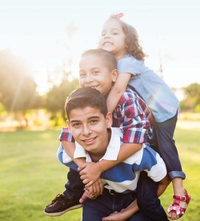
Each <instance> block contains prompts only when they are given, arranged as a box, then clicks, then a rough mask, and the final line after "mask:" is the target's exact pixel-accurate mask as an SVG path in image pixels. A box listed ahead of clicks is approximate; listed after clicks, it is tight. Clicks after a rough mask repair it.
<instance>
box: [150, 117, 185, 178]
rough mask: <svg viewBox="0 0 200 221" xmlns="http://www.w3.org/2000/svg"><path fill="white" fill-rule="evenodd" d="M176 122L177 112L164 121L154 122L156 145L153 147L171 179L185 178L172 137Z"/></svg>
mask: <svg viewBox="0 0 200 221" xmlns="http://www.w3.org/2000/svg"><path fill="white" fill-rule="evenodd" d="M176 122H177V114H176V115H175V116H174V117H172V118H171V119H169V120H166V121H164V122H161V123H158V122H154V125H153V134H154V141H155V146H156V147H155V148H154V149H155V150H156V151H157V152H158V153H159V154H160V155H161V157H162V158H163V160H164V162H165V164H166V167H167V171H168V173H169V176H170V178H171V179H173V178H175V177H179V178H182V179H185V173H184V172H183V171H182V166H181V162H180V160H179V155H178V151H177V148H176V145H175V141H174V139H173V136H174V130H175V127H176Z"/></svg>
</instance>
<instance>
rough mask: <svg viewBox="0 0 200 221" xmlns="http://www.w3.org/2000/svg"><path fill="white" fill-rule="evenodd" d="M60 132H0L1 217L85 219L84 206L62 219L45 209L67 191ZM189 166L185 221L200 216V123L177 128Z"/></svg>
mask: <svg viewBox="0 0 200 221" xmlns="http://www.w3.org/2000/svg"><path fill="white" fill-rule="evenodd" d="M59 133H60V130H46V131H16V132H6V133H3V132H2V133H0V162H1V168H0V204H1V206H0V220H2V221H11V220H16V221H29V220H30V221H31V220H34V221H35V220H36V221H62V220H63V221H64V220H65V221H66V220H69V221H80V219H81V209H78V210H73V211H70V212H68V213H66V214H64V215H62V216H59V217H53V218H52V217H48V216H46V215H44V214H43V209H44V207H45V206H46V205H47V204H48V203H50V202H51V200H52V199H53V197H54V196H55V195H56V194H58V193H61V192H62V191H63V190H64V184H65V182H66V174H67V168H65V167H64V166H63V165H61V164H60V163H59V161H58V160H57V158H56V151H57V147H58V145H59V142H58V141H57V137H58V135H59ZM175 139H176V143H177V146H178V149H179V154H180V158H181V161H182V165H183V169H184V171H185V172H186V174H187V179H186V180H185V181H184V186H185V187H186V188H187V189H188V191H189V193H190V194H191V195H192V200H191V203H190V205H189V208H188V210H187V212H186V214H185V215H184V216H183V217H182V218H181V219H180V220H182V221H199V220H200V191H199V186H200V173H199V171H200V148H199V147H200V123H199V127H195V128H193V127H191V128H187V127H186V128H185V127H177V130H176V134H175ZM161 200H162V204H163V206H164V207H165V208H166V209H167V207H168V205H169V204H170V203H171V202H172V189H171V186H170V187H169V188H168V189H167V191H166V192H165V193H164V195H163V196H162V197H161Z"/></svg>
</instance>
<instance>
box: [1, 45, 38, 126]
mask: <svg viewBox="0 0 200 221" xmlns="http://www.w3.org/2000/svg"><path fill="white" fill-rule="evenodd" d="M0 79H1V80H0V102H1V103H2V104H3V105H4V107H5V109H6V110H7V111H8V112H14V113H21V116H22V118H24V119H23V120H25V121H26V122H27V119H26V118H25V113H26V111H27V110H29V109H31V108H36V107H38V105H39V104H40V103H41V100H40V97H39V95H38V94H37V91H36V87H37V85H36V83H35V81H34V79H33V78H32V77H31V75H30V69H29V67H28V65H27V62H26V61H25V60H24V59H22V58H21V57H18V56H16V55H14V54H12V53H11V51H10V50H9V49H6V50H4V51H0ZM25 126H27V125H25Z"/></svg>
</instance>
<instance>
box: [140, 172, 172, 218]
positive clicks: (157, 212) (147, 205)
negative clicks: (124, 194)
mask: <svg viewBox="0 0 200 221" xmlns="http://www.w3.org/2000/svg"><path fill="white" fill-rule="evenodd" d="M157 188H158V183H156V182H154V181H153V180H152V179H150V178H149V177H148V176H147V173H146V172H141V174H140V178H139V181H138V185H137V203H138V206H139V209H140V211H141V213H142V214H143V215H144V216H145V217H146V219H147V220H148V221H168V218H167V215H166V213H165V210H164V209H163V207H162V205H161V204H160V200H159V198H158V197H157Z"/></svg>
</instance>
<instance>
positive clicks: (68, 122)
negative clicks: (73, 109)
mask: <svg viewBox="0 0 200 221" xmlns="http://www.w3.org/2000/svg"><path fill="white" fill-rule="evenodd" d="M66 123H67V127H68V129H69V131H70V126H71V125H70V121H69V120H66Z"/></svg>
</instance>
